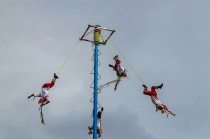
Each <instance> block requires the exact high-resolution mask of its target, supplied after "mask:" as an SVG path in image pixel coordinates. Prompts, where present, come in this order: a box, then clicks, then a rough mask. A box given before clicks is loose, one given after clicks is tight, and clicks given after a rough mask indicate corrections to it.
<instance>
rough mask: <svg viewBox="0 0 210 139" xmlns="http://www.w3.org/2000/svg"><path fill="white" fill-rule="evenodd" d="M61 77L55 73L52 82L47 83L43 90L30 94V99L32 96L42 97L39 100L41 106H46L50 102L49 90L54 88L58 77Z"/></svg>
mask: <svg viewBox="0 0 210 139" xmlns="http://www.w3.org/2000/svg"><path fill="white" fill-rule="evenodd" d="M58 78H59V77H58V76H57V75H56V74H55V73H54V76H53V79H52V81H51V82H50V83H45V84H44V85H43V86H42V88H41V91H40V92H39V93H34V94H31V95H30V96H28V99H30V98H31V97H34V98H36V97H41V98H40V99H39V101H38V103H39V104H41V105H40V106H41V107H42V106H44V105H46V104H48V103H50V101H49V100H48V97H49V96H48V92H49V89H50V88H52V87H53V86H54V84H55V81H56V79H58Z"/></svg>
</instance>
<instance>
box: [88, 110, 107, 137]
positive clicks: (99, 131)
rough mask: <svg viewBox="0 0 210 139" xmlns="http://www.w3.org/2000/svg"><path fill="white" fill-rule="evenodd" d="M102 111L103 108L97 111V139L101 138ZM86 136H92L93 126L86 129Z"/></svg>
mask: <svg viewBox="0 0 210 139" xmlns="http://www.w3.org/2000/svg"><path fill="white" fill-rule="evenodd" d="M103 111H104V108H103V107H102V108H101V110H100V111H98V114H97V117H98V121H97V134H98V138H100V137H101V135H102V127H101V121H102V113H103ZM88 130H89V132H88V134H89V135H90V134H93V126H92V127H90V126H89V127H88Z"/></svg>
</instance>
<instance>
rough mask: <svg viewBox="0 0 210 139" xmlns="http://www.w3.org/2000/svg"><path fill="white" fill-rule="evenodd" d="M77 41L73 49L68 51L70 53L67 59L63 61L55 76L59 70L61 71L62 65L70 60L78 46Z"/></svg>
mask: <svg viewBox="0 0 210 139" xmlns="http://www.w3.org/2000/svg"><path fill="white" fill-rule="evenodd" d="M78 43H79V41H78V42H77V43H76V44H75V45H74V47H73V48H72V50H71V51H70V53H69V54H68V56H67V58H66V59H65V61H64V62H63V64H62V65H61V67H60V69H59V70H58V72H57V75H58V74H59V73H60V72H61V70H62V69H63V67H64V65H65V64H66V63H67V62H68V60H69V59H70V58H71V56H72V54H73V53H74V51H75V50H76V48H77V46H78Z"/></svg>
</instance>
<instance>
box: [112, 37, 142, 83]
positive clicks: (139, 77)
mask: <svg viewBox="0 0 210 139" xmlns="http://www.w3.org/2000/svg"><path fill="white" fill-rule="evenodd" d="M110 40H111V42H112V44H113V46H114V47H115V49H117V50H118V51H119V53H120V54H121V55H122V56H123V58H124V59H125V61H126V62H127V63H128V65H129V66H130V67H131V69H132V70H133V71H134V73H135V74H136V75H137V77H138V79H139V80H140V81H141V82H142V83H143V84H145V83H144V81H143V80H142V78H141V76H140V75H139V74H138V73H137V72H136V70H135V69H134V68H133V66H132V65H131V64H130V63H129V61H128V60H127V58H126V57H125V56H124V55H123V54H122V52H121V51H120V49H119V48H118V47H117V46H116V45H115V43H114V42H113V41H112V39H110Z"/></svg>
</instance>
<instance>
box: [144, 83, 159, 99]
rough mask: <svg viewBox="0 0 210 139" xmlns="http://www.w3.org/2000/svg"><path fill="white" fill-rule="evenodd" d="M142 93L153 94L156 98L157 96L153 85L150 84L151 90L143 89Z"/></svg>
mask: <svg viewBox="0 0 210 139" xmlns="http://www.w3.org/2000/svg"><path fill="white" fill-rule="evenodd" d="M144 94H145V95H149V96H155V97H156V98H158V97H157V92H156V91H155V86H152V87H151V91H149V90H148V91H144Z"/></svg>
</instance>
